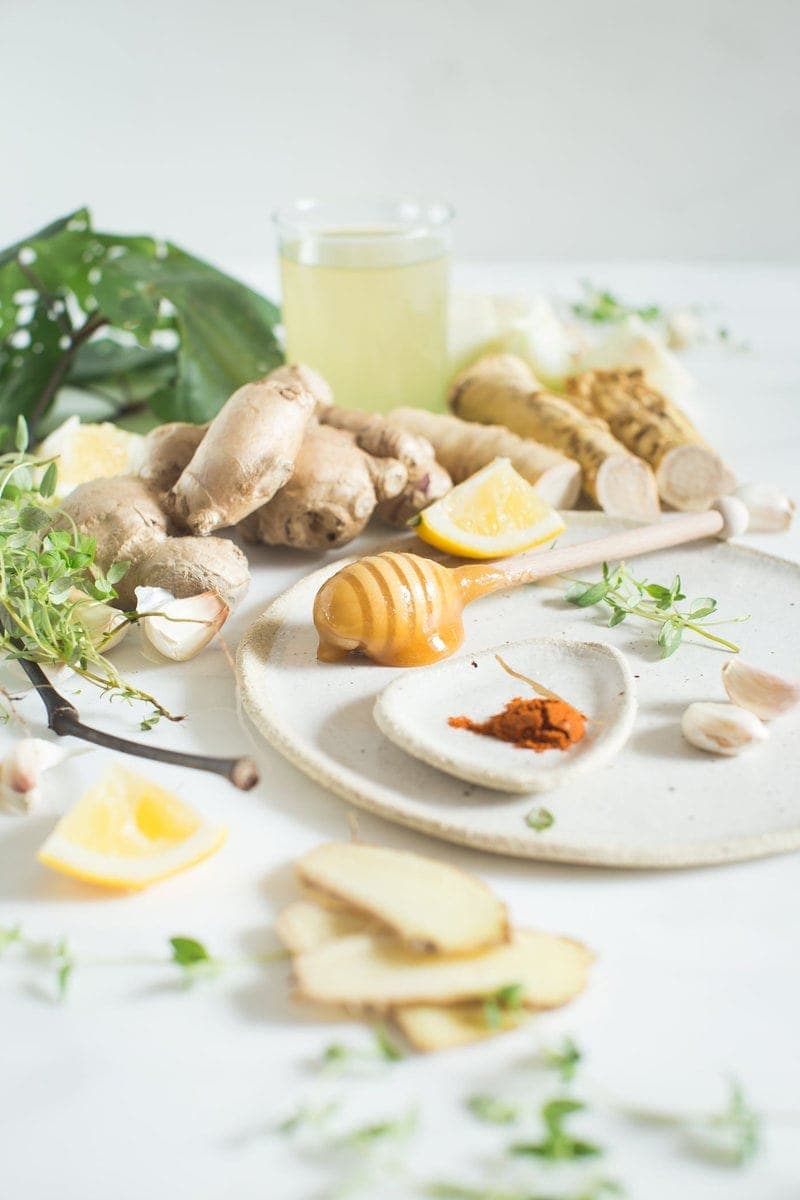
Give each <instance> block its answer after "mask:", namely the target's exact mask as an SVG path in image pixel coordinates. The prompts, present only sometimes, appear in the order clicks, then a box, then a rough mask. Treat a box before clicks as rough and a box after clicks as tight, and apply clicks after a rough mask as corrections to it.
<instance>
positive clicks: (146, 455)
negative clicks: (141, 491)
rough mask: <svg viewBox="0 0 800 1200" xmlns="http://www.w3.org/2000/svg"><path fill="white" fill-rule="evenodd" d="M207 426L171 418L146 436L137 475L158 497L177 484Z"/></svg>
mask: <svg viewBox="0 0 800 1200" xmlns="http://www.w3.org/2000/svg"><path fill="white" fill-rule="evenodd" d="M207 429H208V425H190V424H189V423H188V422H186V421H172V422H170V423H169V424H168V425H157V426H156V428H155V429H151V430H150V432H149V433H148V434H147V435H146V436H145V439H144V441H143V443H142V445H141V447H140V450H139V454H138V457H137V462H136V474H137V475H138V476H139V478H140V479H143V480H144V481H145V483H146V484H148V486H149V487H151V488H152V489H153V491H155V492H157V493H158V495H159V496H166V494H167V492H169V490H170V489H171V488H173V487H174V486H175V484H176V483H177V482H178V479H179V478H180V476H181V473H182V472H183V470H184V468H185V467H186V466H187V465H188V464H189V462H190V461H191V458H192V455H193V454H194V452H195V450H196V449H197V447H198V446H199V445H200V443H201V442H202V440H203V438H204V437H205V434H206V430H207Z"/></svg>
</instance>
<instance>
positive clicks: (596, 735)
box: [373, 638, 636, 794]
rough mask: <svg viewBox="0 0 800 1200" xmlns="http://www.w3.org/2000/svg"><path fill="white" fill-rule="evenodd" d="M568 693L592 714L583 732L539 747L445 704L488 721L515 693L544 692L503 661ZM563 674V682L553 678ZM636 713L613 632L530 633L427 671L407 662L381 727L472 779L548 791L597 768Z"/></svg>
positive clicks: (384, 704) (380, 703)
mask: <svg viewBox="0 0 800 1200" xmlns="http://www.w3.org/2000/svg"><path fill="white" fill-rule="evenodd" d="M498 652H502V656H503V659H504V661H506V662H507V663H508V666H510V667H512V669H513V670H515V671H519V672H521V673H522V674H523V675H527V676H528V678H530V679H534V680H536V682H537V683H540V684H542V685H544V686H545V687H548V688H549V689H550V690H551V691H553V690H556V688H557V690H558V693H559V694H560V695H561V696H563V697H565V698H566V699H567V700H569V703H570V704H572V705H573V707H575V708H577V709H578V711H579V712H582V713H584V714H585V715H586V716H587V717H588V718H589V721H588V723H587V726H586V732H585V734H584V736H583V738H581V740H580V741H579V742H576V743H575V745H573V746H570V747H569V748H568V749H566V750H553V749H549V750H546V751H544V752H542V753H540V754H536V753H535V752H534V751H533V750H523V749H520V748H519V747H518V746H514V745H511V744H509V743H508V742H501V741H499V740H498V739H497V738H487V737H482V736H479V735H478V734H475V733H471V732H470V731H469V730H467V729H455V728H452V727H451V726H450V725H449V724H448V722H447V718H446V717H443V716H442V714H443V713H449V714H451V715H453V716H458V715H461V714H464V715H466V716H468V717H470V718H471V719H472V720H474V721H485V720H486V719H487V717H490V716H491V715H492V713H497V712H501V711H502V710H503V707H504V706H505V704H506V703H507V702H508V701H509V700H511V699H512V698H513V697H514V696H525V697H532V696H533V695H534V694H535V693H534V692H533V691H532V689H531V688H530V687H527V686H526V685H525V684H524V683H522V682H520V681H519V680H516V679H512V678H510V677H509V675H508V673H507V672H506V671H504V670H503V668H502V667H501V666H500V664H499V663H498V661H497V658H496V654H497V653H498ZM553 681H557V682H553ZM635 715H636V697H635V688H634V681H633V677H632V675H631V672H630V668H629V667H628V664H627V662H626V660H625V657H624V655H622V654H620V653H619V651H618V650H615V649H614V648H613V646H608V645H606V644H605V642H576V641H571V640H570V641H568V640H567V639H565V638H529V639H528V640H527V641H524V642H513V643H511V645H509V646H494V647H492V648H491V649H490V650H483V651H480V652H478V653H476V654H466V655H460V656H458V657H455V658H448V659H445V661H444V662H441V663H438V664H437V665H436V666H433V667H429V668H428V670H426V671H401V672H400V673H399V675H398V677H397V678H396V679H395V680H393V681H392V683H390V684H389V685H388V687H385V688H384V689H383V691H382V692H381V694H380V696H379V697H378V699H377V701H376V703H375V709H374V712H373V716H374V718H375V723H376V725H377V726H378V728H379V729H380V730H381V732H382V733H384V734H385V735H386V737H388V738H389V739H390V740H391V741H393V742H394V743H395V744H396V745H398V746H400V748H401V749H402V750H405V751H406V753H408V754H413V755H414V757H415V758H419V759H422V761H423V762H427V763H430V765H431V766H432V767H438V768H439V770H441V771H447V772H448V774H450V775H455V776H456V777H457V778H458V779H466V780H467V782H468V783H477V784H480V785H481V786H482V787H488V788H494V789H496V790H499V791H503V792H521V793H523V794H527V793H530V792H549V791H552V789H553V788H556V787H563V785H564V784H565V783H567V782H568V781H569V780H570V779H575V778H576V777H577V776H578V775H585V774H586V773H587V772H588V771H593V770H597V768H598V767H601V766H602V765H603V764H604V763H606V762H608V760H609V759H610V758H613V756H614V755H615V754H616V753H617V751H618V750H619V749H620V747H621V746H623V745H624V744H625V742H626V740H627V738H628V735H629V733H630V731H631V728H632V726H633V721H634V717H635Z"/></svg>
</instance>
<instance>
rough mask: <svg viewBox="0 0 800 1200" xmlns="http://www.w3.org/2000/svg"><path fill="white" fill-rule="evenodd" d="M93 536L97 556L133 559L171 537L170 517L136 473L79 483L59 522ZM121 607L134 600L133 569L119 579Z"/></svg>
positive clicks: (100, 560) (104, 563)
mask: <svg viewBox="0 0 800 1200" xmlns="http://www.w3.org/2000/svg"><path fill="white" fill-rule="evenodd" d="M73 523H74V525H75V527H76V528H77V529H78V530H79V532H80V533H83V534H85V535H86V536H87V537H93V538H94V539H95V545H96V550H95V562H96V563H97V566H98V567H100V569H101V570H102V571H107V570H108V568H109V567H110V566H111V564H112V563H115V562H129V563H131V564H135V563H136V562H138V561H139V559H140V558H143V557H144V555H145V554H147V553H148V552H149V551H150V550H152V549H154V548H155V546H157V545H158V544H159V543H160V542H163V541H164V540H165V539H166V537H167V518H166V515H165V514H164V512H163V511H162V509H161V506H160V504H159V502H158V496H157V495H156V493H155V492H154V491H153V490H152V489H151V488H150V487H149V486H148V485H147V484H146V483H145V482H144V481H143V480H142V479H139V478H137V476H135V475H115V476H113V477H111V478H108V479H92V480H90V481H89V482H88V483H81V484H79V485H78V487H76V488H75V489H74V490H73V491H72V492H70V494H69V495H68V496H67V497H65V499H64V500H63V501H62V503H61V512H60V514H59V516H58V518H57V519H56V522H55V525H56V528H61V529H66V528H69V527H71V526H72V524H73ZM115 587H116V590H117V593H118V595H119V599H118V601H117V604H118V605H119V607H120V608H124V609H132V608H133V607H134V606H135V604H136V598H135V596H134V592H133V588H134V584H133V583H132V570H131V569H129V570H128V572H127V574H126V575H124V576H123V578H122V579H121V580H120V581H119V583H117V584H116V585H115Z"/></svg>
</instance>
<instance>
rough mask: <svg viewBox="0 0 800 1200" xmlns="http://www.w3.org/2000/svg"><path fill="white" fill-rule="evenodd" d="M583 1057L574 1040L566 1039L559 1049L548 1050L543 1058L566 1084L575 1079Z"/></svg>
mask: <svg viewBox="0 0 800 1200" xmlns="http://www.w3.org/2000/svg"><path fill="white" fill-rule="evenodd" d="M582 1057H583V1055H582V1054H581V1051H580V1050H579V1048H578V1047H577V1046H576V1044H575V1042H574V1041H573V1040H572V1038H569V1037H565V1038H564V1040H563V1042H562V1043H561V1045H560V1046H559V1047H555V1048H551V1049H546V1050H545V1051H544V1052H543V1058H544V1061H545V1063H546V1065H547V1066H548V1067H550V1068H551V1069H552V1070H554V1071H557V1072H558V1074H559V1075H560V1077H561V1079H562V1080H563V1081H564V1083H569V1082H570V1081H571V1080H572V1079H574V1077H575V1072H576V1071H577V1069H578V1066H579V1064H580V1062H581V1059H582Z"/></svg>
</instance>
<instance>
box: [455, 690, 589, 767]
mask: <svg viewBox="0 0 800 1200" xmlns="http://www.w3.org/2000/svg"><path fill="white" fill-rule="evenodd" d="M447 723H448V725H451V726H452V727H453V729H468V730H470V732H471V733H481V734H483V735H484V736H485V737H493V738H498V739H499V740H500V741H501V742H513V743H514V745H515V746H517V747H518V748H520V749H525V750H534V751H535V752H536V753H537V754H541V753H542V751H543V750H552V749H555V750H567V749H568V748H569V747H570V746H573V745H574V744H575V743H576V742H579V741H580V740H581V738H582V737H583V736H584V734H585V732H586V717H585V716H584V715H583V713H581V712H578V710H577V709H576V708H573V707H572V705H571V704H567V702H566V700H559V699H557V698H551V697H541V696H537V697H535V698H533V699H523V698H522V697H521V696H516V697H515V698H514V699H513V700H509V702H508V704H506V706H505V708H504V709H503V711H502V712H499V713H495V715H494V716H492V717H489V719H488V720H487V721H473V720H471V719H470V717H450V718H449V719H448V722H447Z"/></svg>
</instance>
